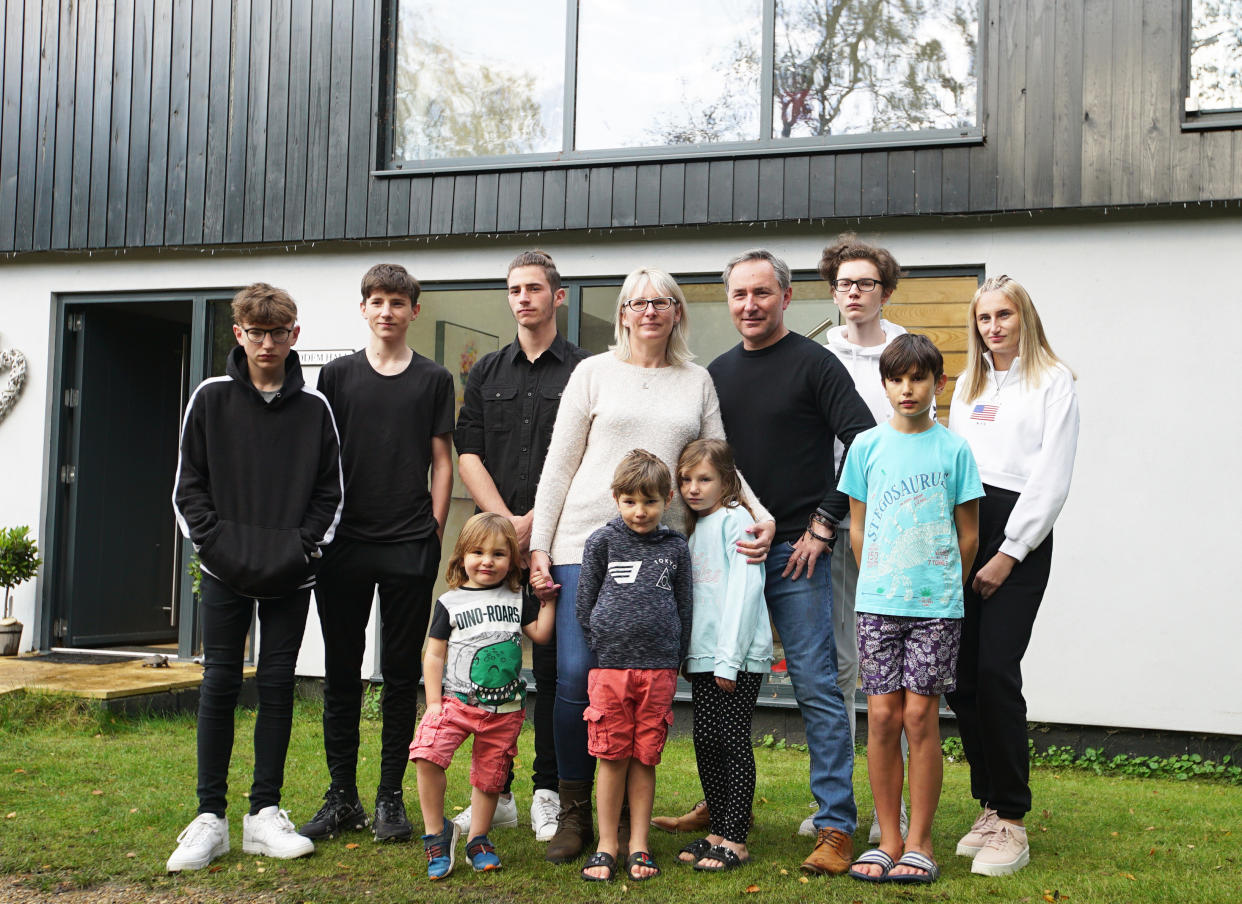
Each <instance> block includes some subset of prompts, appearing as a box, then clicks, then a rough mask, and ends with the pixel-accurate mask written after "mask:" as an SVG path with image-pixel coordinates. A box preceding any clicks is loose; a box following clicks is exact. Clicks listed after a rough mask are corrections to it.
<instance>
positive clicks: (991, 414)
mask: <svg viewBox="0 0 1242 904" xmlns="http://www.w3.org/2000/svg"><path fill="white" fill-rule="evenodd" d="M999 410H1000V409H999V408H998V407H997V406H996V405H976V406H975V407H974V408H972V409H971V411H970V419H971V420H972V421H994V420H996V412H997V411H999Z"/></svg>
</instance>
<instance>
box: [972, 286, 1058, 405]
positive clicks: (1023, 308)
mask: <svg viewBox="0 0 1242 904" xmlns="http://www.w3.org/2000/svg"><path fill="white" fill-rule="evenodd" d="M988 292H1000V293H1001V294H1002V295H1004V296H1005V298H1006V299H1007V300H1009V301H1011V302H1013V305H1014V307H1016V308H1017V309H1018V319H1019V320H1020V321H1021V332H1020V334H1019V336H1018V360H1019V368H1020V372H1021V375H1022V381H1023V382H1024V383H1026V385H1028V386H1039V384H1040V382H1041V381H1042V379H1043V375H1044V373H1045V372H1046V371H1049V370H1052V369H1053V368H1054V367H1056V366H1057V365H1058V364H1060V365H1062V366H1063V367H1065V369H1066V370H1069V367H1068V366H1066V365H1065V362H1063V361H1062V360H1061V359H1060V358H1058V357H1057V355H1056V352H1054V351H1053V350H1052V346H1051V345H1049V344H1048V337H1047V336H1046V335H1045V334H1044V324H1043V321H1041V320H1040V319H1039V312H1038V311H1036V310H1035V302H1033V301H1031V296H1030V294H1029V293H1028V292H1027V291H1026V289H1025V288H1023V286H1022V283H1020V282H1018V281H1017V280H1016V279H1013V278H1011V277H1009V276H1006V275H1004V274H1001V275H1000V276H993V277H992V278H990V279H988V280H986V281H985V282H984V283H983V285H981V286H980V287H979V289H978V290H977V291H976V292H975V297H974V298H972V299H971V300H970V310H969V311H968V312H967V314H966V322H967V330H968V333H969V335H968V336H967V341H966V369H965V370H963V371H962V375H961V376H960V377H959V378H958V381H959V382H963V381H964V382H965V384H966V391H965V396H964V398H965V401H967V402H971V401H974V400H975V399H977V398H978V397H979V396H981V395H983V392H984V390H986V389H987V385H988V362H987V360H986V359H985V358H984V357H983V354H984V352H986V351H987V350H988V348H987V345H986V344H985V343H984V341H983V337H982V336H980V335H979V326H978V324H976V323H975V309H976V308H977V307H978V306H979V299H980V298H982V297H983V296H984V295H986V294H987V293H988ZM1070 376H1071V377H1073V376H1074V372H1073V371H1072V370H1070ZM1075 379H1077V377H1075Z"/></svg>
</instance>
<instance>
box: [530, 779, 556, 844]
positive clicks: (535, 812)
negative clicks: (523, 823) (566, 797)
mask: <svg viewBox="0 0 1242 904" xmlns="http://www.w3.org/2000/svg"><path fill="white" fill-rule="evenodd" d="M560 815H561V796H560V795H559V794H557V793H556V792H555V791H549V790H548V789H547V788H541V789H540V790H538V791H536V792H535V796H534V797H532V798H531V799H530V827H531V828H532V829H534V830H535V840H536V841H551V840H552V836H553V835H555V834H556V826H557V821H556V820H557V817H558V816H560Z"/></svg>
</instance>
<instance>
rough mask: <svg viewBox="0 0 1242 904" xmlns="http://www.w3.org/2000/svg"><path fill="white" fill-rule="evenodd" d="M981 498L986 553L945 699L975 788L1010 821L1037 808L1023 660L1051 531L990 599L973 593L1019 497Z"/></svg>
mask: <svg viewBox="0 0 1242 904" xmlns="http://www.w3.org/2000/svg"><path fill="white" fill-rule="evenodd" d="M984 490H985V491H986V492H987V495H986V496H985V497H984V498H983V499H981V500H979V555H978V556H977V557H976V558H975V564H974V567H972V568H971V571H970V577H969V578H967V580H966V612H965V618H964V619H963V621H962V646H961V652H960V653H959V654H958V657H957V688H956V689H955V690H954V691H952V692H951V693H948V694H945V700H946V701H947V702H948V704H949V706H951V707H952V708H953V712H954V713H955V714H956V715H957V726H958V729H959V730H960V731H961V733H962V747H963V748H964V749H965V751H966V759H967V760H968V761H969V763H970V793H971V796H972V797H974V798H975V799H976V800H977V801H979V803H980V804H982V805H984V806H989V807H991V808H992V809H994V810H996V811H997V812H998V813H999V814H1000V815H1001V817H1002V818H1004V819H1021V818H1022V817H1024V816H1025V815H1026V814H1027V813H1028V812H1029V811H1030V809H1031V785H1030V774H1031V755H1030V749H1029V744H1028V742H1027V738H1028V735H1027V731H1026V698H1024V697H1023V696H1022V657H1023V655H1024V654H1025V653H1026V648H1027V645H1028V644H1029V643H1030V641H1031V630H1032V628H1033V627H1034V626H1035V615H1036V614H1037V613H1038V612H1039V604H1040V602H1041V601H1042V600H1043V598H1044V590H1045V588H1047V586H1048V573H1049V570H1050V568H1051V565H1052V534H1051V533H1050V534H1048V537H1047V538H1046V539H1045V540H1044V542H1043V543H1041V544H1039V546H1037V547H1035V548H1034V549H1032V550H1031V551H1030V552H1029V553H1027V556H1026V558H1025V559H1023V560H1022V561H1021V562H1019V563H1018V564H1017V565H1015V566H1014V568H1013V571H1011V572H1010V573H1009V577H1008V579H1007V580H1006V581H1005V583H1003V584H1001V586H1000V588H999V589H998V590H997V591H996V592H995V593H994V594H992V596H991V597H990V598H988V599H987V600H984V599H983V598H982V597H980V596H979V594H977V593H975V592H974V591H973V590H971V588H970V585H971V583H972V582H973V581H974V579H975V573H976V572H978V570H979V569H980V568H982V567H983V566H984V565H986V564H987V563H988V561H989V560H990V559H991V558H992V557H993V556H994V555H996V553H997V552H998V551H999V550H1000V545H1001V543H1003V542H1004V540H1005V523H1006V522H1007V521H1008V520H1009V513H1010V512H1012V511H1013V506H1014V503H1015V502H1017V499H1018V494H1017V493H1014V492H1011V491H1009V490H1001V489H998V488H996V487H991V486H985V487H984Z"/></svg>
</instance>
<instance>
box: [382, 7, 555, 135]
mask: <svg viewBox="0 0 1242 904" xmlns="http://www.w3.org/2000/svg"><path fill="white" fill-rule="evenodd" d="M397 28H398V39H397V40H398V41H402V40H405V41H407V42H408V41H411V40H412V39H413V38H414V37H415V36H417V38H418V39H420V40H422V41H424V42H427V43H435V44H440V45H443V46H444V47H446V48H448V49H449V50H450V52H451V53H452V56H453V58H454V60H455V61H457V63H458V69H459V74H465V73H468V72H470V71H471V70H474V71H478V70H480V69H482V68H484V67H486V68H487V69H490V70H492V71H493V72H497V73H502V74H507V75H514V76H521V77H528V78H530V79H531V80H533V82H534V92H533V100H534V101H535V102H536V103H537V104H538V105H539V115H540V120H541V122H542V124H543V130H544V132H545V133H546V135H547V140H548V142H549V144H550V146H549V147H540V148H531V150H532V151H545V150H559V149H560V146H561V133H562V130H563V116H564V111H563V109H562V108H563V107H564V101H565V0H523V3H522V4H521V9H520V11H518V10H516V9H515V7H514V6H513V5H512V4H511V3H500V2H496V0H465V2H462V0H419V2H417V3H416V2H413V0H403V2H401V3H400V5H399V11H398V26H397ZM396 87H397V90H398V91H401V90H403V89H405V90H417V86H415V85H412V84H403V82H402V73H401V72H400V71H398V73H397V86H396ZM413 125H414V124H408V125H407V128H409V127H411V126H413Z"/></svg>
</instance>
